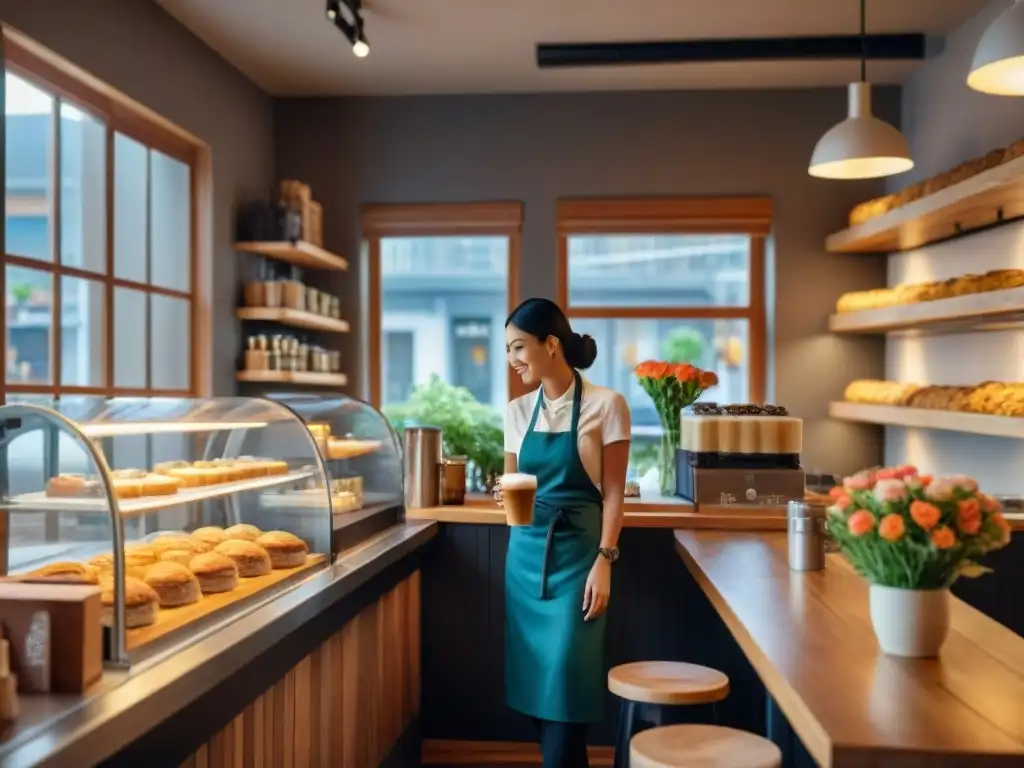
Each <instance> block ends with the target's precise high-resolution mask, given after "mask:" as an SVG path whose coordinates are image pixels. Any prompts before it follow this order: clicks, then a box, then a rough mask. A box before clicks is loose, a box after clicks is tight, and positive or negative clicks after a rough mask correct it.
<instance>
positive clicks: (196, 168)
mask: <svg viewBox="0 0 1024 768" xmlns="http://www.w3.org/2000/svg"><path fill="white" fill-rule="evenodd" d="M0 35H2V53H3V59H4V65H5V72H10V73H12V74H14V75H16V76H18V77H19V78H21V79H23V80H25V81H26V82H28V83H30V84H31V85H33V86H36V87H38V88H40V89H41V90H43V91H45V92H46V93H47V94H48V95H50V96H51V97H53V112H52V113H51V114H52V120H53V123H54V127H53V130H52V134H51V138H50V140H51V142H52V143H53V161H52V162H51V164H50V165H51V168H50V180H49V182H50V191H49V193H48V194H49V196H50V204H49V205H48V206H47V205H44V208H45V211H44V212H45V213H46V215H47V218H48V220H49V228H50V239H51V254H52V256H53V258H52V260H50V261H43V260H41V259H32V258H27V257H24V256H18V255H15V254H10V253H7V251H6V242H5V238H3V234H2V233H0V239H3V240H4V245H5V247H4V248H0V296H3V297H4V300H5V301H6V295H7V287H6V284H5V282H6V266H7V265H8V264H10V265H12V266H17V267H24V268H28V269H33V270H37V271H41V272H46V273H48V274H49V275H51V277H52V279H53V287H52V292H51V296H52V301H51V308H50V334H49V336H50V340H49V341H50V343H49V347H50V377H49V378H50V383H49V384H41V383H39V384H36V383H32V384H23V383H8V382H7V366H6V363H5V364H4V366H3V369H2V371H0V403H2V402H5V401H6V398H7V394H8V393H17V394H36V395H50V396H54V397H57V396H60V395H73V396H77V395H96V396H103V397H115V396H131V397H149V396H159V397H197V396H209V395H211V394H212V371H211V362H212V341H211V338H210V335H211V331H212V327H211V318H210V308H209V302H210V293H211V289H210V280H209V275H208V273H207V269H208V266H209V264H210V260H209V250H210V245H209V240H210V238H209V233H210V231H211V222H210V215H209V211H210V206H211V204H212V165H211V158H210V148H209V146H208V145H207V144H205V143H204V142H203V141H201V140H200V139H199V138H197V137H196V136H194V135H192V134H191V133H189V132H187V131H185V130H184V129H182V128H180V127H178V126H177V125H175V124H174V123H172V122H170V121H169V120H167V119H166V118H164V117H162V116H161V115H159V114H157V113H156V112H154V111H152V110H150V109H148V108H147V107H145V106H143V105H141V104H139V103H138V102H136V101H134V100H132V99H131V98H129V97H128V96H126V95H125V94H123V93H121V92H120V91H117V90H116V89H114V88H112V87H111V86H109V85H108V84H106V83H104V82H103V81H101V80H99V79H97V78H95V77H93V76H92V75H90V74H89V73H87V72H85V71H84V70H82V69H80V68H79V67H77V66H75V65H74V64H72V63H71V62H69V61H68V60H66V59H64V58H63V57H61V56H59V55H57V54H55V53H54V52H52V51H50V50H48V49H47V48H45V47H44V46H42V45H40V44H39V43H37V42H35V41H34V40H32V39H31V38H29V37H27V36H26V35H24V34H22V33H20V32H18V31H17V30H16V29H13V28H12V27H10V26H8V25H0ZM0 92H2V91H0ZM65 102H66V103H68V104H71V105H73V106H75V107H79V108H81V109H82V110H83V111H85V112H87V113H88V114H89V115H90V116H91V117H93V118H95V119H97V120H98V121H100V122H101V123H102V124H103V127H104V130H105V132H106V146H105V158H104V162H105V166H106V168H105V171H106V179H105V207H106V210H105V216H106V222H105V241H106V242H105V256H106V264H105V267H104V269H103V270H102V271H99V272H92V271H89V270H87V269H81V268H78V267H73V266H67V265H65V264H63V263H62V262H61V257H62V253H61V238H60V216H61V189H60V178H59V174H60V163H61V146H60V105H61V104H62V103H65ZM4 119H6V118H4ZM115 133H120V134H122V135H124V136H126V137H128V138H131V139H133V140H135V141H137V142H139V143H140V144H142V145H144V146H145V147H146V148H147V149H153V150H157V151H159V152H161V153H163V154H165V155H167V156H168V157H171V158H174V159H175V160H178V161H179V162H182V163H184V164H185V165H187V166H188V167H189V169H190V189H189V209H190V210H189V218H190V230H191V231H190V232H189V235H188V237H189V251H190V253H189V262H190V272H191V279H190V285H189V287H188V290H186V291H178V290H173V289H168V288H162V287H160V286H156V285H150V284H146V283H138V282H135V281H132V280H124V279H121V278H118V277H115V276H114V183H113V182H114V135H115ZM147 157H148V155H147ZM5 186H6V185H5ZM4 198H5V205H4V211H5V214H4V215H5V217H6V211H7V200H6V192H5V195H4ZM38 204H39V201H38V200H35V199H31V198H16V199H15V212H17V213H18V214H20V215H29V214H32V213H38V210H37V208H38ZM147 232H148V230H147ZM147 236H148V235H147ZM147 248H148V245H147ZM147 258H148V250H147ZM62 277H74V278H79V279H85V280H89V281H90V282H91V283H96V284H99V285H102V286H103V288H104V307H103V309H104V318H105V320H104V323H105V336H104V349H103V353H102V360H103V364H104V375H103V381H104V384H103V386H78V385H64V384H61V374H62V370H61V350H62V339H61V330H62V328H61V311H62V307H61V278H62ZM118 287H123V288H131V289H134V290H139V291H142V292H144V293H146V294H147V295H162V296H169V297H174V298H178V299H184V300H186V301H188V302H189V308H190V313H189V323H190V330H189V353H190V356H191V367H190V377H189V384H188V387H187V388H186V389H155V388H151V387H143V388H138V387H134V388H129V387H116V386H115V385H114V322H115V319H114V317H113V305H114V290H115V288H118ZM148 332H149V331H148V327H147V334H148ZM0 347H2V349H3V350H4V355H5V357H6V348H7V328H6V313H0ZM146 350H147V354H146V365H147V372H146V376H147V379H148V377H149V375H150V370H149V360H150V358H151V352H150V340H149V338H148V337H147V339H146Z"/></svg>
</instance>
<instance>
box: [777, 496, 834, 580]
mask: <svg viewBox="0 0 1024 768" xmlns="http://www.w3.org/2000/svg"><path fill="white" fill-rule="evenodd" d="M826 515H827V512H826V507H825V506H823V505H821V504H813V503H811V502H808V501H791V502H789V504H787V505H786V538H787V544H788V549H789V558H788V560H789V568H790V570H793V571H820V570H822V569H823V568H824V567H825V553H826V552H828V551H829V550H830V549H831V548H830V547H829V544H828V538H829V537H828V529H827V527H826Z"/></svg>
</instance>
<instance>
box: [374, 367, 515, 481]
mask: <svg viewBox="0 0 1024 768" xmlns="http://www.w3.org/2000/svg"><path fill="white" fill-rule="evenodd" d="M383 411H384V415H385V416H386V417H387V419H388V420H389V421H390V422H391V423H392V425H393V426H394V427H395V429H396V430H398V431H399V432H401V431H402V429H403V428H404V427H405V426H406V425H409V424H424V425H430V426H434V427H440V428H441V435H442V440H443V443H444V450H445V453H446V454H447V455H449V456H465V457H466V458H467V459H468V460H469V467H467V486H468V487H469V490H486V489H488V488H490V487H491V486H492V485H493V484H494V480H495V479H496V478H497V477H498V476H499V475H500V474H501V472H502V470H503V469H504V463H505V433H504V428H503V426H502V418H501V414H500V413H499V412H498V410H497V409H496V408H494V407H492V406H490V405H484V404H483V403H480V402H479V401H477V399H476V398H475V397H473V395H472V394H471V393H470V392H469V390H468V389H466V388H465V387H456V386H452V385H451V384H447V383H445V382H444V381H442V380H441V379H440V377H438V376H436V375H435V376H431V377H430V380H429V381H428V382H427V383H426V384H422V385H420V386H417V387H415V388H414V389H413V391H412V394H411V395H410V396H409V399H408V401H406V402H404V403H396V404H393V405H387V406H385V407H384V408H383Z"/></svg>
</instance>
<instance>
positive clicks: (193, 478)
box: [167, 467, 206, 488]
mask: <svg viewBox="0 0 1024 768" xmlns="http://www.w3.org/2000/svg"><path fill="white" fill-rule="evenodd" d="M167 474H168V475H170V476H171V477H175V478H177V479H178V480H180V481H181V485H182V487H183V488H198V487H199V486H201V485H203V484H204V483H205V480H206V477H205V475H203V473H202V472H201V471H199V470H197V469H192V467H178V468H175V469H169V470H167Z"/></svg>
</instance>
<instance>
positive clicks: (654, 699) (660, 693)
mask: <svg viewBox="0 0 1024 768" xmlns="http://www.w3.org/2000/svg"><path fill="white" fill-rule="evenodd" d="M608 690H609V691H611V692H612V693H614V694H615V695H616V696H618V697H619V698H621V699H626V700H627V701H637V702H641V703H644V704H670V705H671V704H676V705H681V704H711V703H714V702H716V701H721V700H722V699H724V698H725V697H726V696H728V695H729V678H728V677H727V676H726V675H724V674H723V673H721V672H719V671H718V670H717V669H711V668H710V667H702V666H700V665H698V664H687V663H685V662H682V661H635V662H632V663H630V664H620V665H619V666H617V667H612V668H611V670H609V672H608Z"/></svg>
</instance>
